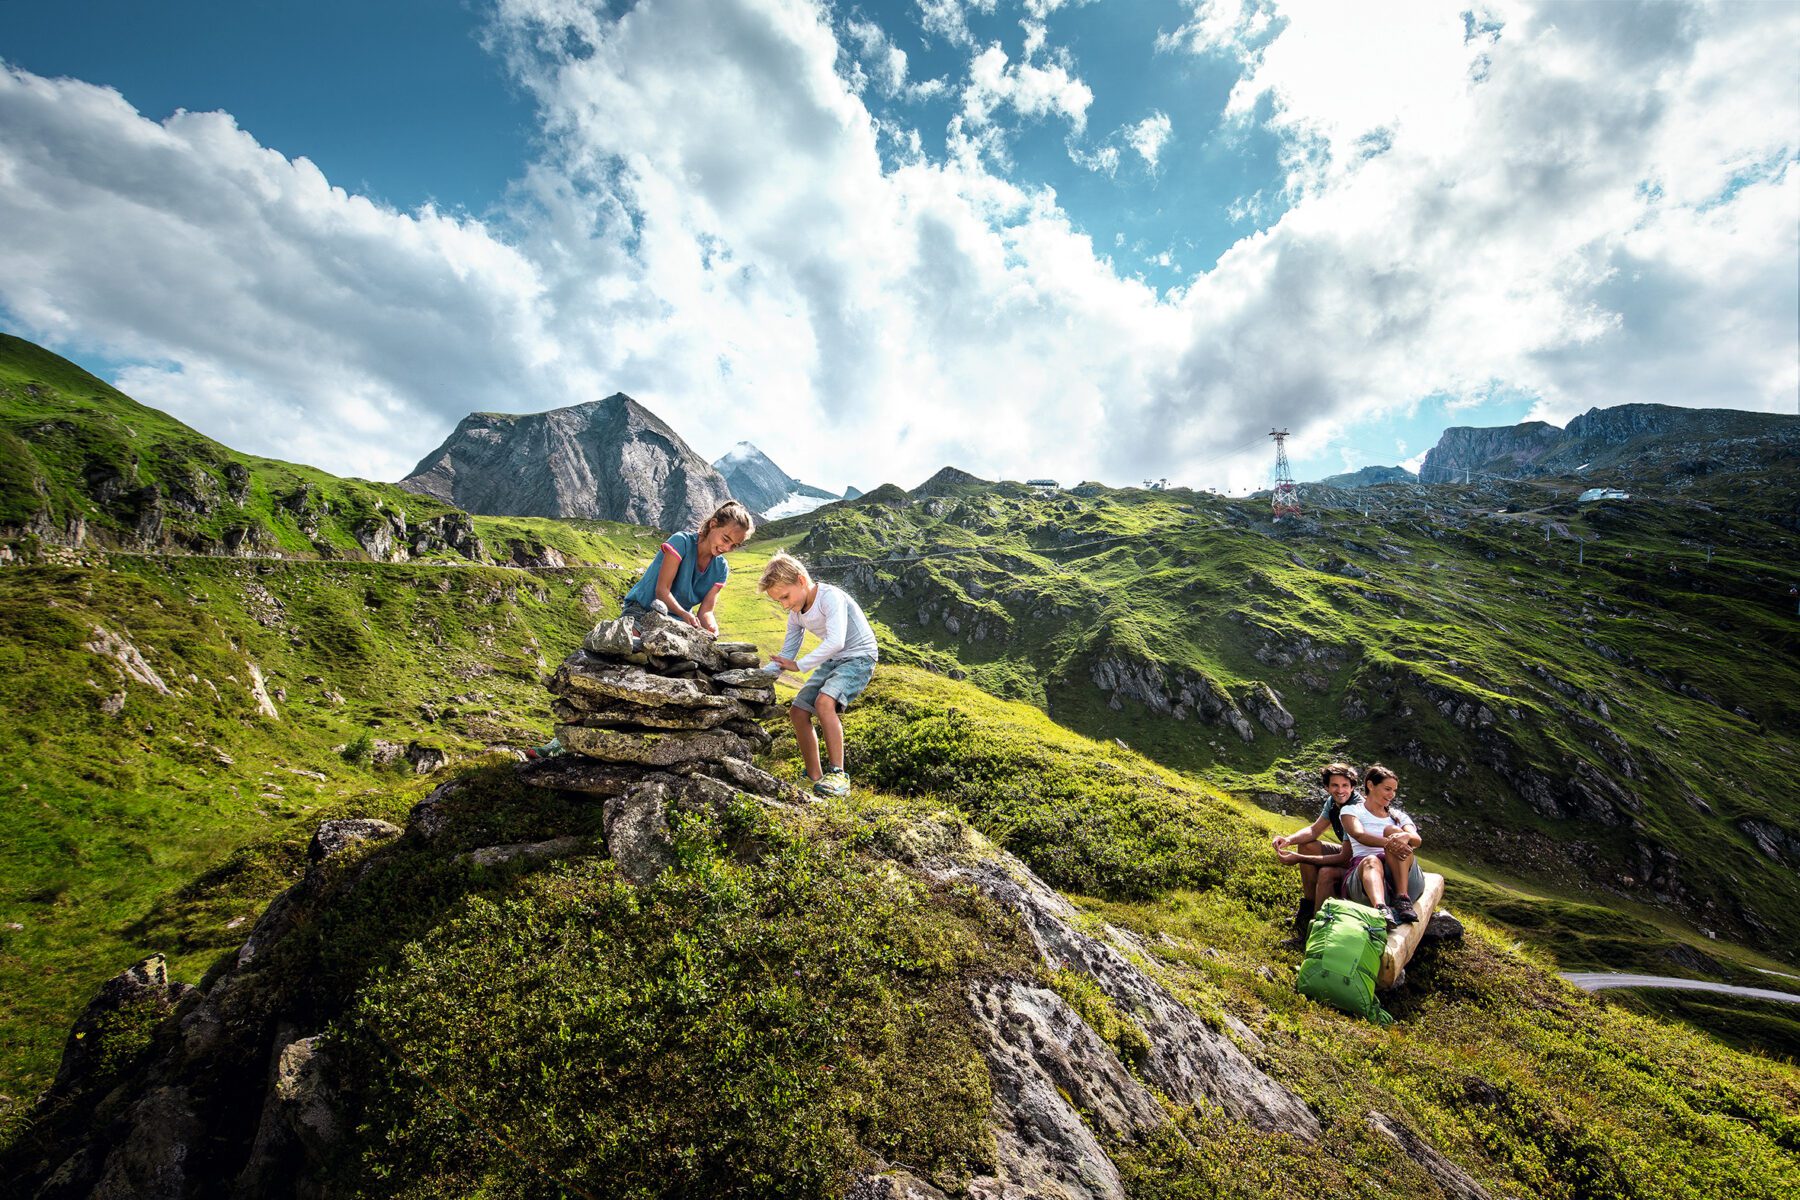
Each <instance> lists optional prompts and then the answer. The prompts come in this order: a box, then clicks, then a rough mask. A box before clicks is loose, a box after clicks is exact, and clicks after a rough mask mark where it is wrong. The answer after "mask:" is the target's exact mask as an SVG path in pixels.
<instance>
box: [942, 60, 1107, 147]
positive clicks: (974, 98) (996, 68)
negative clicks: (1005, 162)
mask: <svg viewBox="0 0 1800 1200" xmlns="http://www.w3.org/2000/svg"><path fill="white" fill-rule="evenodd" d="M1093 102H1094V93H1093V90H1092V89H1091V88H1089V87H1088V85H1087V84H1085V83H1083V82H1082V81H1081V80H1080V78H1078V77H1077V76H1075V75H1074V74H1073V73H1072V72H1071V71H1070V70H1069V68H1068V66H1067V65H1066V64H1064V63H1061V62H1053V63H1050V64H1048V65H1046V66H1039V65H1037V64H1036V63H1033V62H1030V61H1025V62H1017V63H1015V62H1009V61H1008V59H1007V57H1006V51H1004V50H1002V49H1001V48H1000V46H999V44H998V43H995V44H993V45H990V46H989V47H988V48H987V49H985V50H983V51H982V52H981V53H979V54H977V55H976V56H975V58H974V60H973V61H972V62H970V64H969V81H968V83H967V84H966V85H965V86H964V88H963V117H964V118H965V120H966V121H968V123H969V124H971V125H975V126H981V125H985V124H987V123H988V122H989V121H990V120H992V119H993V116H994V112H995V110H996V109H999V108H1001V107H1009V108H1011V109H1013V110H1014V111H1016V112H1017V113H1018V114H1019V115H1020V116H1023V117H1048V116H1060V117H1062V118H1063V119H1064V120H1066V121H1068V123H1069V126H1070V128H1071V129H1072V130H1074V131H1075V132H1076V133H1079V132H1081V130H1082V129H1084V128H1085V127H1086V125H1087V110H1088V106H1089V105H1091V104H1092V103H1093Z"/></svg>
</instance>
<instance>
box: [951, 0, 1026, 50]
mask: <svg viewBox="0 0 1800 1200" xmlns="http://www.w3.org/2000/svg"><path fill="white" fill-rule="evenodd" d="M916 2H917V4H918V6H919V24H920V26H921V27H922V28H923V29H924V30H925V32H926V33H931V34H936V35H937V36H938V37H941V38H943V39H944V40H945V41H947V42H949V43H950V44H951V45H953V46H972V45H974V44H975V39H974V37H973V36H972V35H971V34H970V33H969V16H968V14H969V13H971V12H980V13H991V12H993V11H994V3H995V0H916ZM1052 7H1055V6H1054V5H1052Z"/></svg>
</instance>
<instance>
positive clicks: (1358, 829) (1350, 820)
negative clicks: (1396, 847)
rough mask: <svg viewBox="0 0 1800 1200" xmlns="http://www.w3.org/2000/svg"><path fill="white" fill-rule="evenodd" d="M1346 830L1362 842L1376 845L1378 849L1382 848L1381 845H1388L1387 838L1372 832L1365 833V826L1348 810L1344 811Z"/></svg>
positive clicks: (1366, 844) (1367, 844)
mask: <svg viewBox="0 0 1800 1200" xmlns="http://www.w3.org/2000/svg"><path fill="white" fill-rule="evenodd" d="M1344 832H1345V833H1347V834H1349V835H1350V836H1351V837H1353V838H1355V839H1356V840H1357V841H1359V842H1361V843H1362V844H1363V845H1365V846H1374V847H1376V848H1377V849H1380V848H1381V847H1383V846H1385V845H1387V841H1386V840H1385V839H1383V838H1379V837H1376V836H1375V835H1374V834H1372V833H1364V832H1363V827H1362V822H1361V821H1359V820H1357V819H1356V818H1355V817H1354V816H1352V815H1351V814H1350V813H1349V812H1348V811H1346V812H1345V813H1344Z"/></svg>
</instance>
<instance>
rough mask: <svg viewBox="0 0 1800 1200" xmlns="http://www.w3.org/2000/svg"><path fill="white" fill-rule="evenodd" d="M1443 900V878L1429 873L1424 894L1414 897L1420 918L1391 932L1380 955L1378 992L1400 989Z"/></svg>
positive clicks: (1414, 904)
mask: <svg viewBox="0 0 1800 1200" xmlns="http://www.w3.org/2000/svg"><path fill="white" fill-rule="evenodd" d="M1443 899H1444V877H1443V876H1442V875H1438V874H1436V873H1434V872H1430V871H1427V872H1426V873H1425V890H1424V894H1423V895H1421V896H1414V897H1413V898H1412V902H1413V907H1414V908H1415V909H1417V910H1418V912H1419V919H1418V920H1417V921H1415V922H1414V923H1413V924H1411V925H1396V926H1394V928H1393V929H1391V930H1389V931H1388V939H1387V948H1386V949H1385V950H1383V951H1382V952H1381V973H1380V974H1379V975H1377V976H1376V977H1375V988H1376V990H1377V991H1386V990H1387V989H1388V988H1391V987H1398V986H1399V984H1400V981H1401V980H1403V979H1405V978H1406V964H1407V963H1409V962H1411V961H1412V956H1413V954H1414V953H1415V952H1416V951H1417V950H1418V948H1419V943H1420V942H1422V941H1424V940H1425V927H1426V926H1427V925H1429V924H1431V914H1432V913H1434V912H1436V911H1437V906H1438V905H1439V904H1440V903H1442V901H1443Z"/></svg>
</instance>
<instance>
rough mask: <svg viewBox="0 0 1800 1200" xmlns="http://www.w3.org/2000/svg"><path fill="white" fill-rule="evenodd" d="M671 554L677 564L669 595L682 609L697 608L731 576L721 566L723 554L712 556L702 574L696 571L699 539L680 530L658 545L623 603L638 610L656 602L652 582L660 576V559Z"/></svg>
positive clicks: (722, 564) (727, 567)
mask: <svg viewBox="0 0 1800 1200" xmlns="http://www.w3.org/2000/svg"><path fill="white" fill-rule="evenodd" d="M666 554H673V555H674V556H675V557H676V558H678V559H680V560H681V563H680V565H679V566H677V567H676V568H675V582H674V583H673V584H672V585H670V587H669V592H670V594H671V595H673V596H674V597H675V602H676V603H678V604H680V605H681V607H683V608H685V609H689V610H692V609H694V608H697V607H698V606H699V604H700V602H701V601H702V600H704V599H706V595H707V593H708V592H710V591H712V590H713V589H714V588H715V587H718V586H719V585H720V584H723V583H724V582H725V580H726V578H727V577H729V576H730V574H731V567H730V566H729V565H728V564H727V563H726V562H725V556H724V555H723V554H715V555H713V560H712V561H711V562H709V563H707V564H706V570H704V571H697V570H695V569H694V563H695V562H696V561H697V560H698V559H699V557H700V535H699V534H696V533H689V532H687V531H686V530H683V531H682V532H680V533H677V534H675V535H673V536H672V537H670V538H669V540H668V541H666V542H664V543H663V544H662V549H660V550H658V551H657V552H656V557H655V558H653V559H651V560H650V565H649V566H647V567H645V568H644V574H643V577H642V578H640V579H639V580H638V581H637V583H636V584H635V585H634V586H633V587H632V589H631V590H630V591H629V592H626V593H625V603H626V604H635V605H637V606H638V607H639V608H649V607H650V606H651V605H652V604H654V603H655V602H656V581H657V579H658V578H660V577H661V575H662V568H663V556H664V555H666Z"/></svg>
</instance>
